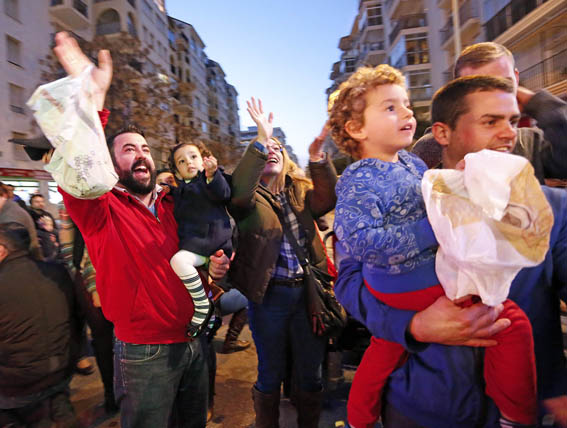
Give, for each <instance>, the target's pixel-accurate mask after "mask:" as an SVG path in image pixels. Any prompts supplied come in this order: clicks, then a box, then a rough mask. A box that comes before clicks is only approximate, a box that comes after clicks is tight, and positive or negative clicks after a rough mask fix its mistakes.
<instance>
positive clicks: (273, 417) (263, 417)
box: [252, 386, 280, 428]
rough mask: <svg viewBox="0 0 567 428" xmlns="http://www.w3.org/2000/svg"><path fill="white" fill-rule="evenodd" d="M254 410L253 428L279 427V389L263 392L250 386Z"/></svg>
mask: <svg viewBox="0 0 567 428" xmlns="http://www.w3.org/2000/svg"><path fill="white" fill-rule="evenodd" d="M252 399H253V400H254V412H256V424H255V428H279V426H280V425H279V419H280V391H279V390H278V391H277V392H274V393H272V394H264V393H263V392H260V391H258V390H257V389H256V387H255V386H253V387H252Z"/></svg>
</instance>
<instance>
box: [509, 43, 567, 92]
mask: <svg viewBox="0 0 567 428" xmlns="http://www.w3.org/2000/svg"><path fill="white" fill-rule="evenodd" d="M564 80H567V49H565V50H563V51H561V52H559V53H558V54H555V55H553V56H552V57H550V58H547V59H545V60H543V61H541V62H540V63H538V64H536V65H534V66H532V67H530V68H528V69H527V70H524V71H522V72H520V85H522V86H525V87H526V88H528V89H531V90H532V91H535V90H538V89H542V88H546V87H548V86H551V85H554V84H555V83H559V82H562V81H564Z"/></svg>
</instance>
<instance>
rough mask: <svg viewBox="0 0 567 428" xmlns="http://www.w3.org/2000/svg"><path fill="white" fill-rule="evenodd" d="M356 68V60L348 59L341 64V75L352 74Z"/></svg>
mask: <svg viewBox="0 0 567 428" xmlns="http://www.w3.org/2000/svg"><path fill="white" fill-rule="evenodd" d="M355 67H356V58H346V59H344V60H343V61H342V62H341V67H340V68H341V73H352V72H353V71H354V69H355Z"/></svg>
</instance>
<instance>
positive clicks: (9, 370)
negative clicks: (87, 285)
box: [0, 222, 78, 427]
mask: <svg viewBox="0 0 567 428" xmlns="http://www.w3.org/2000/svg"><path fill="white" fill-rule="evenodd" d="M29 242H30V238H29V233H28V231H27V229H26V228H25V227H24V226H22V225H21V224H19V223H14V222H12V223H4V224H0V290H1V292H0V355H1V357H0V426H5V425H9V426H10V424H11V423H12V424H15V425H17V424H23V425H25V426H34V427H35V426H49V423H50V421H55V422H57V423H58V425H57V426H62V427H75V426H78V422H77V419H76V416H75V413H74V411H73V407H72V406H71V403H70V400H69V381H70V380H71V376H72V374H73V371H74V367H75V363H76V359H77V355H78V344H77V341H76V337H77V333H78V331H77V328H76V322H75V319H76V318H75V314H76V302H75V300H74V294H73V282H72V280H71V278H70V277H69V274H68V273H67V270H66V269H65V268H64V267H63V266H62V265H59V264H54V263H45V262H38V261H34V260H33V259H32V258H31V257H30V255H29V251H28V248H29Z"/></svg>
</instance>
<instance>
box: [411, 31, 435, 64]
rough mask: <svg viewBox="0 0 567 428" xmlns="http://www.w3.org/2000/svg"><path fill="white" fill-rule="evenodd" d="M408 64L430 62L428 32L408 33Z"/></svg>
mask: <svg viewBox="0 0 567 428" xmlns="http://www.w3.org/2000/svg"><path fill="white" fill-rule="evenodd" d="M405 37H406V57H407V65H415V64H427V63H429V46H428V43H427V33H416V34H406V36H405Z"/></svg>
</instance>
